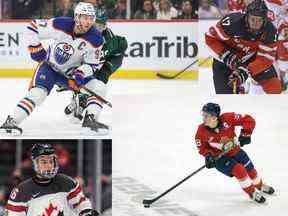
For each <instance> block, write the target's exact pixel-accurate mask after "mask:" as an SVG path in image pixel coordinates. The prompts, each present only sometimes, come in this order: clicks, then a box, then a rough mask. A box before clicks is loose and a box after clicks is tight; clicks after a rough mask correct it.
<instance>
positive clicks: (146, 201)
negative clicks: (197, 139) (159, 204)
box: [142, 151, 228, 208]
mask: <svg viewBox="0 0 288 216" xmlns="http://www.w3.org/2000/svg"><path fill="white" fill-rule="evenodd" d="M227 152H228V151H227ZM227 152H222V153H221V154H220V155H218V156H217V158H216V160H218V159H219V158H221V157H222V156H223V155H224V154H226V153H227ZM205 167H206V165H203V166H201V167H199V168H198V169H197V170H195V171H194V172H192V173H191V174H190V175H188V176H186V177H185V178H184V179H182V180H181V181H179V182H178V183H177V184H175V185H173V186H172V187H170V188H169V189H167V190H166V191H164V192H163V193H162V194H160V195H158V196H157V197H155V198H153V199H144V200H143V202H142V203H143V205H144V207H145V208H149V207H150V205H151V204H152V203H154V202H156V201H157V200H159V199H160V198H161V197H163V196H165V195H166V194H167V193H169V192H170V191H172V190H173V189H175V188H176V187H178V186H179V185H181V184H182V183H183V182H185V181H187V180H188V179H189V178H191V177H192V176H194V175H196V174H197V173H199V172H200V171H201V170H203V169H204V168H205Z"/></svg>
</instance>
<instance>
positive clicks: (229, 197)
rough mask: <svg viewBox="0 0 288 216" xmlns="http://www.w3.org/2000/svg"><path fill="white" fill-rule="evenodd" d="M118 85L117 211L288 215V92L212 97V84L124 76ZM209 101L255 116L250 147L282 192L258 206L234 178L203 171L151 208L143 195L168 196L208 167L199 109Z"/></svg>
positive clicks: (121, 215)
mask: <svg viewBox="0 0 288 216" xmlns="http://www.w3.org/2000/svg"><path fill="white" fill-rule="evenodd" d="M112 87H113V104H114V109H113V128H114V130H113V173H114V174H113V178H114V180H113V206H114V207H113V215H117V216H128V215H129V216H130V215H131V216H159V215H165V216H174V215H175V216H176V215H178V216H181V215H189V216H240V215H241V216H260V215H261V216H271V215H275V216H276V215H277V216H286V215H287V212H288V203H287V200H288V184H287V182H288V174H287V164H288V157H287V155H288V145H287V140H288V133H287V128H288V123H287V110H288V103H287V100H288V98H287V96H267V95H262V96H247V95H245V96H243V95H238V96H237V95H230V96H213V95H212V94H213V93H212V94H211V96H207V95H210V94H209V93H207V92H206V91H205V89H207V86H206V85H205V83H201V88H198V87H197V86H196V84H195V83H194V82H191V81H181V80H177V81H175V80H174V81H166V80H165V81H157V80H153V81H121V80H120V81H113V85H112ZM201 93H202V94H201ZM203 93H205V94H204V96H203ZM209 101H213V102H217V103H219V104H220V105H221V106H222V109H223V112H226V111H228V112H229V111H235V112H239V113H248V114H251V115H252V116H254V117H255V119H256V121H257V124H256V129H255V131H254V133H253V135H252V143H251V144H250V145H247V146H245V147H244V150H245V151H247V153H248V154H249V155H250V157H251V159H252V160H253V162H254V165H255V167H256V169H257V170H258V172H259V173H260V175H261V176H262V177H263V180H264V181H265V182H266V183H268V184H271V185H272V186H273V187H275V189H276V194H277V195H276V196H270V197H269V196H266V197H267V205H257V204H255V203H254V202H252V201H250V200H249V198H248V196H247V195H246V194H245V193H244V192H243V191H242V190H241V188H240V186H239V184H238V182H237V181H236V180H235V179H233V178H228V177H226V176H224V175H222V174H220V173H218V172H217V171H216V170H215V169H211V170H207V169H204V170H203V171H201V172H200V173H198V174H197V175H195V176H193V177H192V178H191V179H190V180H188V181H187V182H185V183H184V184H183V185H181V186H179V188H177V189H176V190H174V191H172V192H171V193H169V194H168V195H167V196H165V197H163V199H160V200H159V202H157V203H155V205H152V206H151V208H150V209H145V208H143V206H142V204H141V202H142V199H143V198H144V197H149V196H151V195H152V197H153V196H156V195H158V194H160V193H162V192H163V191H165V190H166V189H168V188H169V187H170V186H172V185H174V184H175V183H177V182H178V181H179V180H181V179H182V178H184V177H185V176H187V175H188V174H190V173H191V172H193V171H194V170H196V169H197V168H199V167H200V166H202V165H203V162H204V160H203V158H202V157H201V156H200V155H199V154H198V152H197V149H196V146H195V144H194V134H195V132H196V129H197V126H198V124H199V123H200V122H201V116H200V113H201V112H200V109H201V107H202V105H203V104H204V103H207V102H209ZM152 191H154V192H155V194H154V195H153V194H152Z"/></svg>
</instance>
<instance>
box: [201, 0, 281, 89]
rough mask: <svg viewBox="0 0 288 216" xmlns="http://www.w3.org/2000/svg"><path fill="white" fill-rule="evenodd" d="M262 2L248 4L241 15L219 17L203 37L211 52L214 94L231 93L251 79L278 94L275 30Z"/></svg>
mask: <svg viewBox="0 0 288 216" xmlns="http://www.w3.org/2000/svg"><path fill="white" fill-rule="evenodd" d="M267 14H268V8H267V6H266V5H265V3H264V2H263V1H262V0H255V1H253V2H252V3H250V4H249V5H248V6H247V8H246V10H245V13H244V14H243V13H232V14H229V15H227V16H225V17H223V18H222V19H221V20H220V21H219V22H218V23H217V24H216V25H215V26H212V27H210V28H209V31H208V32H207V33H206V35H205V40H206V44H207V46H208V47H209V48H210V49H211V50H212V54H213V56H214V59H213V80H214V86H215V91H216V93H217V94H231V93H235V92H234V91H233V90H234V89H235V86H236V89H237V88H238V89H239V87H240V86H241V85H242V84H243V83H244V82H245V81H246V80H247V78H248V77H249V76H251V77H252V78H253V79H254V80H255V81H256V82H258V83H259V85H261V86H262V88H263V90H264V91H265V92H266V93H268V94H279V93H281V91H282V89H281V82H280V79H279V78H278V75H277V72H276V69H275V68H274V66H273V62H274V61H275V58H276V49H277V43H276V42H277V30H276V28H275V27H274V26H273V24H272V23H271V21H269V20H268V17H267Z"/></svg>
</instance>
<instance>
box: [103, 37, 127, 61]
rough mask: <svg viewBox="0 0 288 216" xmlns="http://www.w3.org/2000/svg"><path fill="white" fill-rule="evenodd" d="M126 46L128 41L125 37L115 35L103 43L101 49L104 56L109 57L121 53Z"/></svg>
mask: <svg viewBox="0 0 288 216" xmlns="http://www.w3.org/2000/svg"><path fill="white" fill-rule="evenodd" d="M127 47H128V43H127V40H126V38H125V37H121V36H118V35H116V36H115V37H113V38H112V39H111V40H109V41H107V42H106V43H105V44H104V45H103V50H104V53H105V57H110V56H115V55H123V54H124V52H125V51H126V49H127Z"/></svg>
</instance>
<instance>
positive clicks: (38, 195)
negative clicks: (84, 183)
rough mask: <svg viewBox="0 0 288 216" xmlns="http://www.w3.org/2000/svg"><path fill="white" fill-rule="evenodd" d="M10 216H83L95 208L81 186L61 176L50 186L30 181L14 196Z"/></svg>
mask: <svg viewBox="0 0 288 216" xmlns="http://www.w3.org/2000/svg"><path fill="white" fill-rule="evenodd" d="M6 209H7V211H8V216H26V215H29V216H61V215H62V216H64V215H79V213H80V212H81V211H83V210H85V209H92V206H91V203H90V201H89V200H88V199H87V198H86V197H85V196H84V195H83V192H82V189H81V187H80V185H79V183H77V182H75V181H74V180H73V179H71V178H70V177H68V176H66V175H64V174H58V175H56V176H55V178H53V179H52V181H51V182H50V183H46V184H44V183H41V184H39V183H38V182H37V181H35V180H34V179H33V178H30V179H28V180H26V181H24V182H23V183H21V184H19V186H18V187H16V188H14V189H13V190H12V192H11V194H10V197H9V200H8V203H7V205H6Z"/></svg>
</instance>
